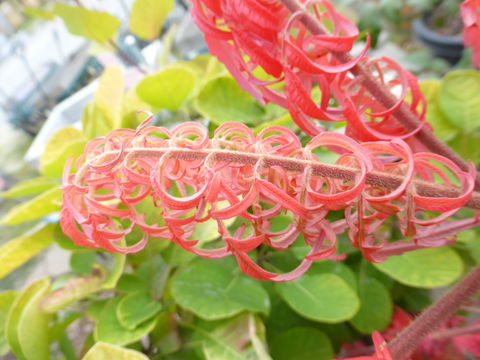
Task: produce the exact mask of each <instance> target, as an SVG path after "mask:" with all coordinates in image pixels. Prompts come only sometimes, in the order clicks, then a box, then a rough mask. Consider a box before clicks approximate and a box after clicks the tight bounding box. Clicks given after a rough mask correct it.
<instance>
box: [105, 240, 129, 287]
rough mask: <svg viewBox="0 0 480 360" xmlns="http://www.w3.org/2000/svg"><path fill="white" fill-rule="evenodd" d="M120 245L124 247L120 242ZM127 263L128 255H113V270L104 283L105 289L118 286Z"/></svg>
mask: <svg viewBox="0 0 480 360" xmlns="http://www.w3.org/2000/svg"><path fill="white" fill-rule="evenodd" d="M119 245H122V246H124V245H125V244H124V243H123V242H119ZM126 261H127V255H126V254H120V253H116V254H113V265H112V269H111V270H110V272H109V273H108V276H107V278H106V279H105V281H104V282H103V288H104V289H107V290H108V289H114V288H115V286H117V282H118V280H119V279H120V277H121V276H122V274H123V269H124V268H125V263H126Z"/></svg>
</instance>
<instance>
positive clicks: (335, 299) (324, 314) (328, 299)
mask: <svg viewBox="0 0 480 360" xmlns="http://www.w3.org/2000/svg"><path fill="white" fill-rule="evenodd" d="M275 286H276V288H277V290H278V292H279V293H280V295H281V296H282V298H283V299H284V300H285V301H286V302H287V303H288V304H289V305H290V307H291V308H292V309H293V310H295V311H296V312H297V313H299V314H300V315H302V316H304V317H306V318H308V319H311V320H316V321H321V322H328V323H337V322H341V321H345V320H348V319H351V318H352V317H353V316H354V315H355V313H356V312H357V310H358V308H359V307H360V302H359V300H358V297H357V295H356V294H355V292H354V291H353V290H352V288H351V287H350V286H349V285H348V284H347V283H346V282H345V281H344V280H343V279H342V278H341V277H340V276H337V275H333V274H312V275H310V274H309V273H307V274H305V275H303V276H302V277H301V278H299V279H296V280H294V281H290V282H286V283H278V284H275Z"/></svg>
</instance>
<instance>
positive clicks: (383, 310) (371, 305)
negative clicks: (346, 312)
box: [350, 278, 393, 334]
mask: <svg viewBox="0 0 480 360" xmlns="http://www.w3.org/2000/svg"><path fill="white" fill-rule="evenodd" d="M358 295H359V297H360V304H361V305H360V309H359V310H358V312H357V313H356V315H355V316H354V317H353V318H352V319H351V320H350V322H351V324H352V325H353V327H354V328H355V329H357V330H358V331H359V332H361V333H364V334H371V333H372V332H374V331H375V330H378V331H381V330H383V329H385V328H386V327H387V326H388V324H390V319H391V317H392V307H393V304H392V299H391V298H390V293H389V292H388V290H387V289H386V288H385V286H383V284H382V283H381V282H380V281H378V280H375V279H371V278H364V279H363V281H361V282H360V284H359V289H358Z"/></svg>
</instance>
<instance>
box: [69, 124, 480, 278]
mask: <svg viewBox="0 0 480 360" xmlns="http://www.w3.org/2000/svg"><path fill="white" fill-rule="evenodd" d="M322 150H323V151H324V150H327V151H328V152H329V156H330V157H331V155H332V154H336V156H337V159H336V160H335V161H333V162H332V163H326V162H322ZM323 153H324V152H323ZM70 166H71V164H69V165H68V166H67V167H66V169H65V173H64V179H63V190H64V192H63V205H62V213H61V226H62V229H63V231H64V232H65V234H67V235H68V236H70V237H71V238H72V239H73V240H74V242H75V243H76V244H78V245H81V246H87V247H91V248H103V249H106V250H109V251H114V252H123V253H130V252H136V251H139V250H141V249H142V248H143V247H144V246H145V245H146V243H147V239H148V237H154V238H164V239H170V240H171V241H174V242H176V243H177V244H179V245H180V246H181V247H183V248H184V249H186V250H188V251H191V252H193V253H195V254H198V255H200V256H205V257H211V258H219V257H224V256H228V255H234V256H235V257H236V258H237V261H238V263H239V265H240V267H241V269H242V270H243V271H244V272H245V273H247V274H249V275H251V276H253V277H256V278H258V279H264V280H272V281H287V280H290V279H294V278H296V277H298V276H300V275H301V274H303V273H304V272H305V271H306V270H307V269H308V268H309V266H310V264H311V263H312V261H313V260H316V259H321V258H328V257H332V256H335V255H334V254H335V252H336V241H337V234H339V233H342V232H344V231H345V229H346V228H347V227H348V228H349V230H348V235H349V237H350V240H351V242H352V244H353V245H354V246H355V247H357V248H359V249H360V250H362V251H363V253H364V255H365V256H366V257H367V258H369V259H370V260H372V261H381V260H383V259H384V258H385V257H386V256H388V255H391V254H398V253H401V252H403V251H406V250H412V249H416V248H420V247H426V246H441V245H444V244H445V243H447V242H449V241H450V240H451V239H452V236H453V235H454V234H455V233H456V232H457V231H459V230H461V229H463V228H468V227H471V226H473V225H475V224H476V223H477V222H478V221H477V219H476V218H474V219H465V220H454V221H446V220H447V219H448V218H449V217H451V216H452V215H453V214H454V213H455V212H456V211H458V209H459V208H460V207H462V206H463V205H465V204H466V203H467V202H468V201H470V200H471V198H472V193H473V184H474V180H473V174H474V171H473V169H472V171H471V173H466V172H463V171H461V170H460V169H459V168H458V167H457V166H456V165H455V164H453V163H452V162H451V161H450V160H448V159H446V158H443V157H441V156H439V155H435V154H430V153H416V154H412V152H411V150H410V148H409V147H408V145H407V144H406V143H405V142H403V141H402V140H399V139H395V140H392V141H389V142H387V141H380V142H366V143H362V144H359V143H357V142H355V141H354V140H352V139H350V138H349V137H347V136H345V135H342V134H339V133H332V132H322V133H320V134H318V135H317V136H315V137H314V138H313V139H312V140H311V141H310V142H309V143H308V144H307V145H306V146H305V147H303V146H302V144H301V143H300V141H299V140H298V138H297V136H296V135H295V134H294V133H293V132H292V131H290V130H289V129H287V128H283V127H280V126H271V127H267V128H265V129H264V130H262V131H261V132H260V133H259V134H257V135H256V136H255V135H254V134H253V133H252V131H251V130H250V129H249V128H248V127H246V126H245V125H243V124H241V123H224V124H222V125H221V126H219V127H218V128H217V129H216V131H215V134H214V136H213V137H212V138H210V137H209V135H208V131H207V129H206V128H205V127H203V126H202V125H200V124H199V123H194V122H187V123H183V124H181V125H178V126H177V127H176V128H174V129H173V130H167V129H165V128H161V127H155V126H150V125H149V124H148V121H147V122H146V123H144V124H142V125H141V126H140V127H139V128H138V129H137V130H131V129H118V130H114V131H112V132H111V133H110V134H108V135H107V136H105V137H102V138H98V139H94V140H91V141H90V142H89V143H88V144H87V146H86V148H85V152H84V154H83V156H81V157H80V158H79V159H78V160H77V162H76V168H77V171H76V174H70ZM148 201H149V202H150V207H148V206H147V207H146V204H145V203H146V202H148ZM333 210H344V211H345V219H342V220H338V221H334V222H331V221H329V220H328V214H329V212H330V211H333ZM151 214H158V217H157V218H156V219H155V220H151V219H150V216H149V215H151ZM279 215H284V216H287V217H288V219H286V220H284V224H283V225H284V228H283V229H281V230H279V229H278V228H275V230H274V229H273V228H274V226H273V225H272V224H273V222H274V221H275V218H276V217H278V216H279ZM389 215H394V216H396V218H398V220H399V223H400V230H401V231H402V232H403V234H404V235H405V236H411V237H412V238H413V241H400V242H389V241H388V240H387V239H388V238H389V234H388V233H386V232H385V230H384V229H379V228H380V226H381V225H382V224H383V223H384V222H385V221H386V220H387V218H388V216H389ZM229 219H236V223H235V226H234V227H235V231H233V232H232V231H231V228H232V226H230V225H231V222H229V221H228V220H229ZM206 221H213V222H214V223H215V224H216V226H217V227H218V233H219V235H220V237H221V238H222V245H221V246H212V245H211V244H210V243H208V244H204V243H202V242H201V241H199V240H201V239H195V238H194V230H195V227H196V225H197V224H199V223H203V222H206ZM134 230H141V232H142V233H143V235H144V236H143V238H142V240H140V241H139V242H137V243H136V244H134V245H131V244H130V245H129V246H122V245H121V244H120V240H121V239H122V238H124V237H125V236H126V235H128V234H130V233H131V232H132V231H134ZM301 236H303V241H304V242H305V243H306V244H307V245H309V246H310V251H309V253H308V255H307V256H306V257H305V258H304V260H303V262H302V263H301V264H300V265H299V266H298V268H296V269H295V270H293V271H292V272H290V273H287V274H282V275H279V274H276V273H272V272H269V271H267V270H264V269H263V268H261V267H260V266H259V265H258V264H257V263H255V262H254V261H253V260H252V258H251V257H250V256H249V254H248V253H249V252H252V251H253V250H255V249H257V248H259V247H260V246H262V245H264V246H268V247H270V248H273V249H285V248H288V247H290V246H291V245H292V244H293V243H294V242H295V241H301V239H300V237H301ZM216 245H218V244H216ZM337 256H338V255H337Z"/></svg>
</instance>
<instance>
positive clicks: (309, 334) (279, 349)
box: [270, 327, 334, 360]
mask: <svg viewBox="0 0 480 360" xmlns="http://www.w3.org/2000/svg"><path fill="white" fill-rule="evenodd" d="M270 348H271V355H272V357H273V358H274V359H275V360H291V359H302V360H330V359H332V358H333V355H334V353H333V348H332V344H331V343H330V340H329V339H328V337H327V336H326V335H325V334H324V333H323V332H321V331H319V330H317V329H315V328H311V327H295V328H293V329H290V330H288V331H285V332H283V333H281V334H280V335H278V336H277V337H276V338H275V340H274V341H273V343H272V344H271V346H270Z"/></svg>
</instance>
